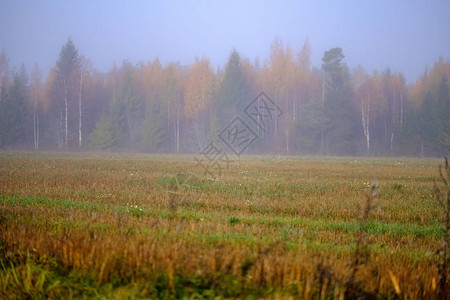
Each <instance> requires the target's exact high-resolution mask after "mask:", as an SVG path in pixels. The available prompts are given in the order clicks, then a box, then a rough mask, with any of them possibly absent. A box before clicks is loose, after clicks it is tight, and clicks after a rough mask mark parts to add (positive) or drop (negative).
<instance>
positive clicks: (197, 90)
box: [184, 58, 214, 149]
mask: <svg viewBox="0 0 450 300" xmlns="http://www.w3.org/2000/svg"><path fill="white" fill-rule="evenodd" d="M213 92H214V71H213V69H212V67H211V65H210V63H209V60H208V59H198V58H196V59H195V62H194V64H193V65H192V66H191V68H190V69H189V76H188V79H187V83H186V89H185V94H184V103H185V104H184V114H185V116H186V117H187V118H188V119H189V120H191V124H192V126H193V128H194V134H195V136H196V140H197V146H198V148H199V149H202V147H203V146H204V144H205V142H206V137H207V134H208V129H210V127H209V128H208V125H210V124H211V122H207V118H208V117H211V116H210V115H208V114H205V112H206V109H207V108H209V106H210V105H211V103H212V98H213ZM210 120H211V119H210Z"/></svg>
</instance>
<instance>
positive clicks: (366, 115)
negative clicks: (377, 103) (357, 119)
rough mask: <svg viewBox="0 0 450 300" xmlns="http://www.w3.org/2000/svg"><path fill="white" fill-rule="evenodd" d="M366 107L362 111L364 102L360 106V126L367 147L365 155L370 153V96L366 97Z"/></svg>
mask: <svg viewBox="0 0 450 300" xmlns="http://www.w3.org/2000/svg"><path fill="white" fill-rule="evenodd" d="M367 99H368V101H367V107H366V109H364V100H363V103H362V105H361V118H362V125H363V129H364V135H365V137H366V147H367V154H369V152H370V95H367Z"/></svg>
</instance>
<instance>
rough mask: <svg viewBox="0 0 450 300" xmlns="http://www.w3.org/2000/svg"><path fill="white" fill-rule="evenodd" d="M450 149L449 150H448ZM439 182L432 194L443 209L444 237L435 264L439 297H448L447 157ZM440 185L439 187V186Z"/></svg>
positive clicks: (449, 213)
mask: <svg viewBox="0 0 450 300" xmlns="http://www.w3.org/2000/svg"><path fill="white" fill-rule="evenodd" d="M449 151H450V150H449ZM439 182H440V183H441V184H438V183H437V182H436V181H435V182H434V194H435V198H436V199H437V200H438V202H439V204H440V205H441V206H442V208H443V210H444V220H443V223H444V224H443V228H442V230H443V233H444V238H443V241H442V246H441V247H440V249H439V250H438V254H440V255H442V256H443V258H442V259H440V260H438V263H437V266H438V270H439V276H440V279H439V292H438V297H439V299H449V296H450V295H449V293H448V281H447V279H448V277H449V276H448V275H449V274H448V273H449V270H448V268H449V266H450V255H449V253H448V251H449V246H448V245H449V240H450V237H449V231H450V166H449V164H448V158H447V157H445V165H444V167H443V166H442V165H439ZM439 185H441V187H439Z"/></svg>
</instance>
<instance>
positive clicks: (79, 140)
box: [78, 72, 83, 148]
mask: <svg viewBox="0 0 450 300" xmlns="http://www.w3.org/2000/svg"><path fill="white" fill-rule="evenodd" d="M82 91H83V72H80V92H79V94H78V146H79V147H80V148H81V142H82V139H81V93H82Z"/></svg>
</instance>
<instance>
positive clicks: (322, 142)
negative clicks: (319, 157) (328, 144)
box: [320, 71, 327, 154]
mask: <svg viewBox="0 0 450 300" xmlns="http://www.w3.org/2000/svg"><path fill="white" fill-rule="evenodd" d="M326 80H327V71H325V72H324V74H323V80H322V110H325V82H326ZM324 148H325V137H324V132H323V126H321V127H320V153H321V154H324Z"/></svg>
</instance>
